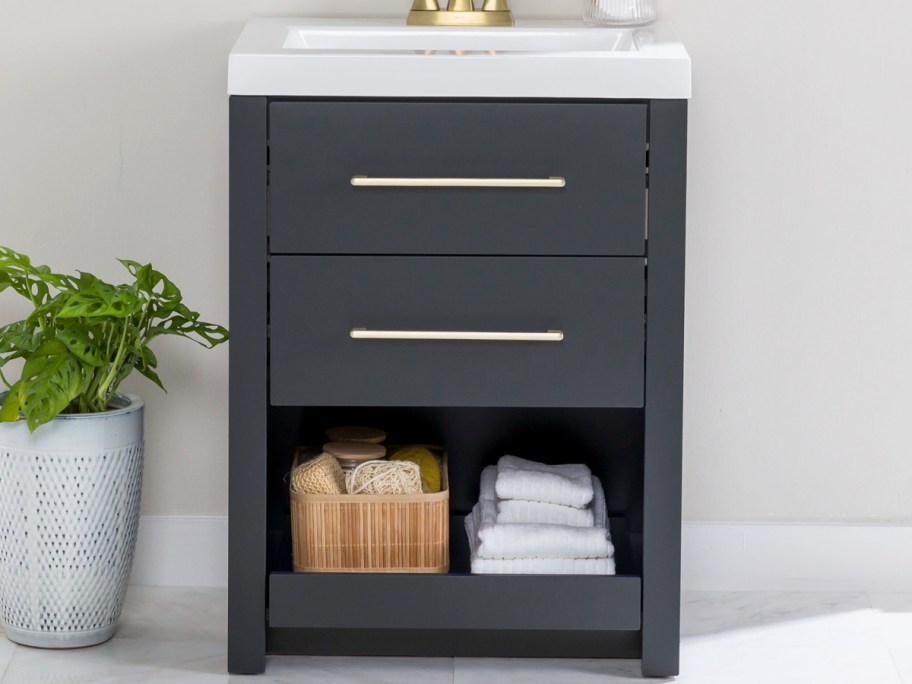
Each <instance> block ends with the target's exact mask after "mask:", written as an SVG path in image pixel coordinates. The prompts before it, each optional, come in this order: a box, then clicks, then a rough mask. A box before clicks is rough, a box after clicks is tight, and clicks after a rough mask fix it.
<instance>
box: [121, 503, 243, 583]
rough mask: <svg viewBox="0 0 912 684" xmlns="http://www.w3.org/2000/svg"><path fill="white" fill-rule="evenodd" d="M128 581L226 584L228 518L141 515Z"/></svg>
mask: <svg viewBox="0 0 912 684" xmlns="http://www.w3.org/2000/svg"><path fill="white" fill-rule="evenodd" d="M130 582H131V583H132V584H145V585H152V586H166V587H227V586H228V518H227V517H224V516H211V517H210V516H194V517H176V516H175V517H172V516H154V515H144V516H142V517H141V518H140V519H139V537H138V539H137V541H136V558H135V560H134V561H133V574H132V575H131V576H130Z"/></svg>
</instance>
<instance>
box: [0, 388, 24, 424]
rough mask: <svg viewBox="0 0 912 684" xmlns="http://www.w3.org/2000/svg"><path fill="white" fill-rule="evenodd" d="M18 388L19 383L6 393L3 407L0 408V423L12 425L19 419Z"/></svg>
mask: <svg viewBox="0 0 912 684" xmlns="http://www.w3.org/2000/svg"><path fill="white" fill-rule="evenodd" d="M19 387H20V383H18V382H17V383H15V384H14V385H13V386H12V388H11V389H10V391H9V392H7V393H6V397H4V399H3V405H2V406H0V423H14V422H16V421H17V420H19V418H20V417H21V416H20V415H19Z"/></svg>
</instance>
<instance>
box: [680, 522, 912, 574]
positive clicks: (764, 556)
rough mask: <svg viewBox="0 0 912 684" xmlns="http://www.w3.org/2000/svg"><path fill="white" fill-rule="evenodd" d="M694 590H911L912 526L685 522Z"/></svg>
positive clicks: (686, 560)
mask: <svg viewBox="0 0 912 684" xmlns="http://www.w3.org/2000/svg"><path fill="white" fill-rule="evenodd" d="M681 546H682V549H681V550H682V561H681V571H682V578H681V581H682V586H683V588H684V589H689V590H696V591H728V590H730V591H912V526H906V525H848V524H845V525H844V524H828V525H811V524H804V523H782V524H738V523H686V524H685V525H684V530H683V540H682V544H681Z"/></svg>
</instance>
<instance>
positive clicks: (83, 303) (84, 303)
mask: <svg viewBox="0 0 912 684" xmlns="http://www.w3.org/2000/svg"><path fill="white" fill-rule="evenodd" d="M133 312H134V306H133V302H130V301H129V300H128V298H126V297H122V296H117V297H114V296H111V298H110V300H106V299H105V297H102V296H101V295H100V294H99V293H98V292H82V291H80V292H74V293H72V294H70V295H68V296H67V298H66V302H65V303H64V305H63V306H62V307H60V311H58V312H57V318H94V317H97V316H111V317H113V318H126V317H127V316H130V315H132V314H133Z"/></svg>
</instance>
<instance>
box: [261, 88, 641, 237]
mask: <svg viewBox="0 0 912 684" xmlns="http://www.w3.org/2000/svg"><path fill="white" fill-rule="evenodd" d="M645 175H646V106H645V105H642V104H604V103H603V104H595V103H592V104H590V103H574V104H560V103H467V102H455V103H430V102H391V103H379V102H274V103H272V104H271V105H270V181H269V182H270V192H269V201H270V245H271V250H272V252H274V253H289V254H294V253H299V254H306V253H312V254H334V253H335V254H344V253H349V254H503V255H526V254H530V255H532V254H550V255H642V254H643V252H644V233H645V221H646V215H645V212H646V183H645ZM355 176H365V177H367V178H368V179H370V181H374V182H376V181H377V180H378V179H379V180H380V182H399V181H398V180H391V179H406V180H410V181H412V182H415V181H418V182H422V183H426V182H437V183H440V182H449V181H448V180H447V179H456V180H457V181H461V182H470V183H477V182H478V180H479V179H485V182H487V179H495V180H496V181H507V182H508V183H510V182H512V183H515V182H516V181H519V182H520V183H527V182H529V181H532V182H533V183H534V182H536V181H539V180H542V179H552V178H562V179H564V181H565V185H564V186H563V187H397V186H393V187H388V186H382V187H372V186H367V187H364V186H353V185H352V178H353V177H355Z"/></svg>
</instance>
